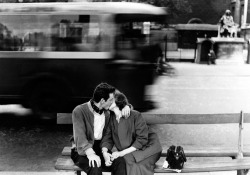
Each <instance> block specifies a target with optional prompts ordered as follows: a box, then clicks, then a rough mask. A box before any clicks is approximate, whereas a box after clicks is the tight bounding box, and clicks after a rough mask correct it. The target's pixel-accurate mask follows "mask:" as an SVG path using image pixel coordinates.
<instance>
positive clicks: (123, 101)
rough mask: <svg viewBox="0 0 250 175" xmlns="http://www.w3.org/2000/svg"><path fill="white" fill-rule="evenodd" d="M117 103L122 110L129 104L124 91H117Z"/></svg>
mask: <svg viewBox="0 0 250 175" xmlns="http://www.w3.org/2000/svg"><path fill="white" fill-rule="evenodd" d="M115 104H116V106H117V107H118V108H119V110H122V109H123V108H124V107H125V106H126V105H128V99H127V97H126V96H125V95H124V94H123V93H121V92H116V93H115Z"/></svg>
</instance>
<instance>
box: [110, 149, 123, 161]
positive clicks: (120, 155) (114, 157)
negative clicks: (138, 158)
mask: <svg viewBox="0 0 250 175" xmlns="http://www.w3.org/2000/svg"><path fill="white" fill-rule="evenodd" d="M123 156H124V155H123V153H122V151H115V152H113V153H112V157H111V161H113V160H115V159H117V158H118V157H123Z"/></svg>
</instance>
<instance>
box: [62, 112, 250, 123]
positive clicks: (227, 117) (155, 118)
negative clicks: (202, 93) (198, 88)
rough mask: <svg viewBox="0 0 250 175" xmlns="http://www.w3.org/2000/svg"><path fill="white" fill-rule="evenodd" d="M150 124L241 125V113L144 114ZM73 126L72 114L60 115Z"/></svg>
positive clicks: (248, 120)
mask: <svg viewBox="0 0 250 175" xmlns="http://www.w3.org/2000/svg"><path fill="white" fill-rule="evenodd" d="M142 116H143V117H144V118H145V120H146V122H147V123H148V124H223V123H240V113H228V114H150V113H142ZM57 117H59V118H60V117H61V118H67V119H68V123H71V124H72V119H71V117H72V115H71V113H58V114H57ZM244 123H250V113H244Z"/></svg>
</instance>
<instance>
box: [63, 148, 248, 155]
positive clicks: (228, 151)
mask: <svg viewBox="0 0 250 175" xmlns="http://www.w3.org/2000/svg"><path fill="white" fill-rule="evenodd" d="M70 152H71V147H64V148H63V151H62V155H63V156H70ZM237 153H238V150H236V149H222V148H212V149H209V150H207V149H205V150H204V149H195V150H185V155H186V157H236V156H237ZM243 155H244V156H246V157H250V150H249V149H245V150H244V153H243ZM161 156H163V157H166V156H167V152H166V151H165V152H163V153H162V155H161Z"/></svg>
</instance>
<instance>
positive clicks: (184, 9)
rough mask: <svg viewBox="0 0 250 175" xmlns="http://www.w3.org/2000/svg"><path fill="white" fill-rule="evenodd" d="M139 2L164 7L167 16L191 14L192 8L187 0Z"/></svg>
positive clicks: (142, 0)
mask: <svg viewBox="0 0 250 175" xmlns="http://www.w3.org/2000/svg"><path fill="white" fill-rule="evenodd" d="M139 2H143V3H148V4H152V5H155V6H158V7H165V8H166V10H167V11H168V14H171V15H173V16H179V15H182V14H187V13H192V6H191V5H190V2H189V0H140V1H139Z"/></svg>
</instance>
